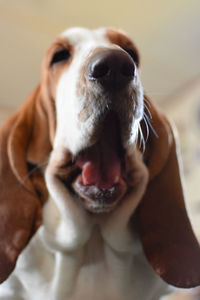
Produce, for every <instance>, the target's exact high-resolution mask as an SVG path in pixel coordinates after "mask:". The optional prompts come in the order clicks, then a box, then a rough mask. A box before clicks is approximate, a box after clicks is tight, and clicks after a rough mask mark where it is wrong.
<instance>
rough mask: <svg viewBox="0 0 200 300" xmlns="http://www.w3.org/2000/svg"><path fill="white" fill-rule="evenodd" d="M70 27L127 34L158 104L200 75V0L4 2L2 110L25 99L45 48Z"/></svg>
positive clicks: (0, 5)
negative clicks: (118, 30)
mask: <svg viewBox="0 0 200 300" xmlns="http://www.w3.org/2000/svg"><path fill="white" fill-rule="evenodd" d="M69 26H86V27H90V28H96V27H99V26H112V27H117V28H122V29H124V30H125V31H127V32H128V33H129V35H130V36H131V37H132V38H133V39H134V40H135V42H136V44H137V45H138V47H139V49H140V52H141V56H142V65H143V68H142V74H141V76H142V81H143V85H144V88H145V90H146V91H147V93H148V94H149V95H150V96H151V97H152V98H154V99H155V100H157V101H162V100H163V99H165V98H166V97H168V96H169V95H170V93H172V91H174V90H175V89H177V88H178V87H180V86H181V85H184V83H185V82H186V81H187V80H191V78H193V77H195V76H197V75H198V74H200V1H199V0H169V1H160V0H152V1H148V0H146V1H144V0H135V1H134V0H132V1H131V0H124V1H114V0H109V1H108V0H101V1H98V2H95V1H92V0H84V1H78V0H74V1H67V0H65V1H64V0H60V1H59V0H58V1H53V0H32V1H31V0H18V1H15V2H14V1H11V0H5V1H3V0H1V2H0V45H1V55H0V66H1V69H0V89H1V96H0V105H1V107H10V108H15V107H16V106H18V105H19V104H20V103H21V102H22V101H23V100H24V99H25V98H26V96H27V94H28V93H30V92H31V90H32V89H33V88H34V86H35V85H36V84H37V82H38V81H39V76H40V64H41V60H42V57H43V55H44V53H45V51H46V49H47V48H48V46H49V45H50V43H51V42H52V40H53V39H54V38H55V36H56V35H57V34H58V33H60V31H63V30H64V29H65V28H66V27H69Z"/></svg>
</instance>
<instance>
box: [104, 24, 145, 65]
mask: <svg viewBox="0 0 200 300" xmlns="http://www.w3.org/2000/svg"><path fill="white" fill-rule="evenodd" d="M106 36H107V37H108V39H109V41H110V42H111V43H113V44H116V45H118V46H120V47H121V48H123V49H124V50H125V51H127V52H128V53H129V50H130V51H133V54H134V61H135V63H136V65H137V66H139V65H140V57H139V52H138V50H137V47H136V46H135V44H134V43H133V42H132V41H131V39H130V38H129V37H127V36H126V35H125V34H124V33H123V32H121V31H117V30H114V29H111V28H109V29H107V30H106Z"/></svg>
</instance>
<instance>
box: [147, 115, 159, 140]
mask: <svg viewBox="0 0 200 300" xmlns="http://www.w3.org/2000/svg"><path fill="white" fill-rule="evenodd" d="M144 116H145V118H146V121H147V123H148V125H149V127H150V128H151V130H152V132H153V134H154V135H155V137H156V138H159V135H158V134H157V132H156V130H155V129H154V127H153V125H152V124H151V121H150V120H149V118H148V116H147V114H146V113H145V112H144Z"/></svg>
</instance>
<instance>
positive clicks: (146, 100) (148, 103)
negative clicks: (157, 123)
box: [144, 96, 151, 108]
mask: <svg viewBox="0 0 200 300" xmlns="http://www.w3.org/2000/svg"><path fill="white" fill-rule="evenodd" d="M144 101H145V102H146V104H147V105H148V106H149V107H150V108H151V103H150V102H149V100H148V99H147V98H145V96H144Z"/></svg>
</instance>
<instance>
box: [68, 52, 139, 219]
mask: <svg viewBox="0 0 200 300" xmlns="http://www.w3.org/2000/svg"><path fill="white" fill-rule="evenodd" d="M85 76H86V77H87V80H88V81H89V82H90V86H93V85H94V86H98V87H100V88H101V91H102V92H99V94H100V100H101V99H102V98H101V96H102V97H103V95H105V94H107V95H108V98H109V99H110V107H109V109H108V110H107V111H106V112H105V113H104V114H101V116H100V118H99V120H98V122H97V124H96V123H95V122H94V124H95V125H94V133H95V135H96V136H97V137H96V139H95V142H94V143H92V144H91V146H89V147H88V148H86V149H83V150H82V151H81V152H80V153H79V154H78V155H77V156H76V157H75V165H76V166H77V168H78V169H79V173H78V175H77V176H76V177H75V178H74V180H73V182H72V183H71V186H72V188H73V190H74V191H75V192H76V194H77V195H79V197H80V198H81V200H82V203H83V204H84V206H85V207H86V209H87V210H89V211H91V212H95V213H99V212H109V211H111V210H112V209H113V208H114V207H115V206H116V204H117V203H118V201H119V200H120V199H121V198H122V197H123V196H124V194H125V192H126V190H127V184H126V166H125V150H124V149H123V146H122V138H121V128H120V127H123V126H124V127H125V126H126V125H125V122H126V123H128V124H129V125H130V124H131V121H132V119H131V118H132V117H131V116H132V115H131V116H130V115H129V111H130V110H131V109H130V107H131V101H129V99H128V97H127V100H126V101H127V102H128V101H129V104H126V102H125V100H124V103H120V104H119V99H118V98H117V96H116V95H118V94H120V93H121V91H122V90H127V89H128V86H129V83H130V82H131V81H133V79H134V76H135V64H134V61H133V59H132V58H131V56H130V55H129V54H127V53H126V52H125V51H123V50H118V49H106V50H101V51H99V52H98V53H96V54H94V55H93V56H92V57H91V58H90V61H89V62H88V64H87V66H86V73H85ZM113 95H114V96H113ZM125 95H126V94H125ZM125 98H126V97H125ZM116 99H117V100H116ZM120 100H121V99H120ZM126 105H127V106H126ZM117 106H118V107H119V108H118V110H117V108H116V107H117ZM123 106H126V107H125V108H123ZM124 111H125V112H126V113H124ZM94 113H99V110H98V108H96V111H95V112H94ZM122 114H123V115H124V120H125V121H124V123H123V125H122V124H121V123H122V120H120V118H122V117H121V115H122Z"/></svg>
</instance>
